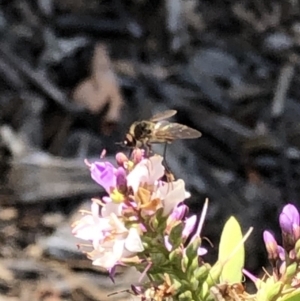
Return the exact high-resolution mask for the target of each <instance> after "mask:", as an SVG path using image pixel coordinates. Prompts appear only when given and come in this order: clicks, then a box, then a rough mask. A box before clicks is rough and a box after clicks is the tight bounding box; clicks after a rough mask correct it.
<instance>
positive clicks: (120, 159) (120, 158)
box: [116, 152, 129, 167]
mask: <svg viewBox="0 0 300 301" xmlns="http://www.w3.org/2000/svg"><path fill="white" fill-rule="evenodd" d="M116 161H117V164H118V165H119V166H120V167H124V166H125V165H126V163H127V162H128V161H129V159H128V158H127V156H126V155H125V154H124V153H121V152H120V153H117V154H116Z"/></svg>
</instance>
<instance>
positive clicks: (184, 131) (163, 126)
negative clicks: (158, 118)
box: [154, 121, 201, 141]
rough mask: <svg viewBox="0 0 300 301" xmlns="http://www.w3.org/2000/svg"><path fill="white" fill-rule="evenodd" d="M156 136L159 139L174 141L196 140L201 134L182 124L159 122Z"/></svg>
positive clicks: (155, 131)
mask: <svg viewBox="0 0 300 301" xmlns="http://www.w3.org/2000/svg"><path fill="white" fill-rule="evenodd" d="M154 136H155V137H156V138H158V139H161V140H162V139H165V140H166V141H173V140H176V139H195V138H199V137H200V136H201V133H200V132H199V131H197V130H195V129H193V128H190V127H188V126H186V125H183V124H180V123H172V122H167V121H163V122H158V123H157V124H156V125H155V128H154Z"/></svg>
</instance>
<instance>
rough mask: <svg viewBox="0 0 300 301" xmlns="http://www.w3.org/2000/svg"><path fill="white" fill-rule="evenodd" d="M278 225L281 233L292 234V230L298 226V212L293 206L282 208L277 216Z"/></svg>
mask: <svg viewBox="0 0 300 301" xmlns="http://www.w3.org/2000/svg"><path fill="white" fill-rule="evenodd" d="M279 223H280V227H281V229H282V231H283V232H285V233H287V234H293V228H294V227H295V226H299V212H298V210H297V209H296V207H295V206H294V205H292V204H288V205H286V206H284V208H283V209H282V212H281V214H280V216H279Z"/></svg>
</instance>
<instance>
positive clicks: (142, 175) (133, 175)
mask: <svg viewBox="0 0 300 301" xmlns="http://www.w3.org/2000/svg"><path fill="white" fill-rule="evenodd" d="M162 160H163V157H161V156H152V157H150V158H149V159H143V160H142V161H140V162H139V163H138V164H137V165H136V166H135V167H134V169H133V170H132V171H131V172H130V173H129V175H128V176H127V185H128V186H129V187H132V190H133V192H134V193H136V192H137V190H138V188H139V186H140V184H148V185H154V184H155V183H156V182H157V181H158V180H159V179H160V178H161V177H162V176H163V175H164V171H165V168H164V167H163V165H162Z"/></svg>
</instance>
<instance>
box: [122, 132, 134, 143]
mask: <svg viewBox="0 0 300 301" xmlns="http://www.w3.org/2000/svg"><path fill="white" fill-rule="evenodd" d="M134 144H135V142H134V138H133V137H132V136H131V135H129V134H127V135H126V138H125V141H124V145H126V146H134Z"/></svg>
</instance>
